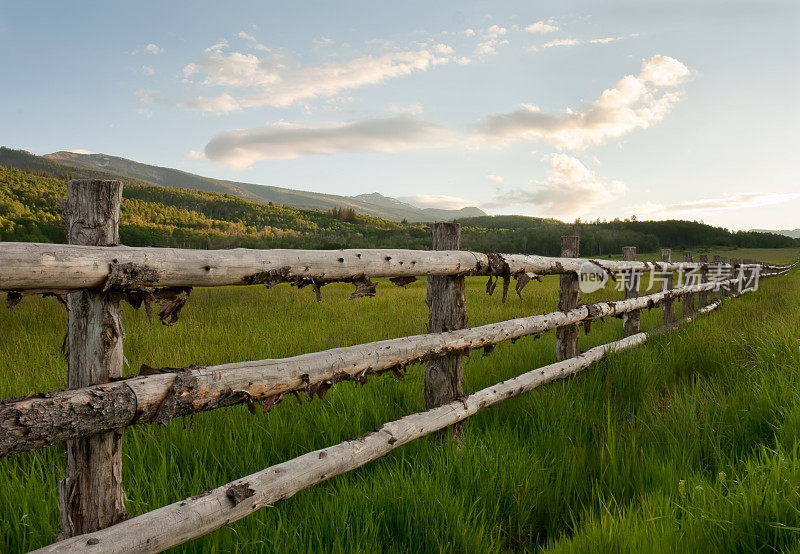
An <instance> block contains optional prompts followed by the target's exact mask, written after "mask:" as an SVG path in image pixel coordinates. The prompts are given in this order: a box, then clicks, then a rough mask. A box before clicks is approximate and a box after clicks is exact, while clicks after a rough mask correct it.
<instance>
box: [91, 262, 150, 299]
mask: <svg viewBox="0 0 800 554" xmlns="http://www.w3.org/2000/svg"><path fill="white" fill-rule="evenodd" d="M158 279H159V276H158V271H156V270H155V269H154V268H152V267H149V266H146V265H139V264H135V263H133V262H127V263H124V264H120V263H112V264H111V267H110V271H109V274H108V279H106V284H105V285H104V286H103V292H110V291H125V290H128V289H136V288H140V287H148V286H151V285H153V284H154V283H157V282H158Z"/></svg>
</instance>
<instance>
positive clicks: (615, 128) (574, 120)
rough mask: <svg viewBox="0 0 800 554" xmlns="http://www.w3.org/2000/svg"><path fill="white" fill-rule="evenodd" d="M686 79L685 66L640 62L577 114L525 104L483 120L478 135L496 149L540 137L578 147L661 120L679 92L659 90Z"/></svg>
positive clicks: (660, 59)
mask: <svg viewBox="0 0 800 554" xmlns="http://www.w3.org/2000/svg"><path fill="white" fill-rule="evenodd" d="M690 75H691V72H690V70H689V68H688V67H686V66H685V65H684V64H682V63H681V62H679V61H678V60H676V59H674V58H670V57H669V56H662V55H657V56H653V57H652V58H650V59H648V60H644V61H643V62H642V69H641V71H640V73H639V75H638V76H633V75H627V76H625V77H623V78H622V79H620V80H619V81H618V82H617V84H616V85H614V87H613V88H610V89H606V90H604V91H603V93H602V94H601V95H600V98H598V99H597V100H595V101H594V102H591V103H588V104H586V105H584V106H583V107H582V108H581V109H580V110H578V111H573V110H571V109H569V108H568V109H567V110H566V111H565V112H564V113H562V114H547V113H543V112H542V111H541V110H540V109H539V108H538V107H536V106H534V105H523V106H522V107H521V108H519V109H517V110H515V111H513V112H509V113H504V114H495V115H491V116H489V117H487V118H486V119H485V120H484V121H483V122H481V123H480V124H479V129H478V132H479V135H481V136H482V137H483V139H484V140H485V141H486V142H487V143H491V144H494V145H495V146H503V145H504V144H505V143H507V142H510V141H514V140H524V139H541V140H545V141H547V142H549V143H550V144H552V145H553V146H555V147H557V148H559V149H582V148H585V147H587V146H590V145H593V144H600V143H602V142H604V141H606V140H607V139H609V138H614V137H620V136H622V135H625V134H627V133H629V132H631V131H633V130H635V129H646V128H647V127H650V126H651V125H653V124H655V123H657V122H659V121H661V120H662V119H663V118H664V116H665V115H666V114H667V113H668V112H669V111H670V109H671V108H672V107H673V106H674V105H675V104H676V103H677V102H678V100H679V99H680V98H681V95H682V92H683V91H680V90H677V91H676V90H670V91H665V90H663V89H664V88H671V89H674V88H675V87H678V86H680V85H681V84H683V83H684V82H686V80H688V78H689V76H690Z"/></svg>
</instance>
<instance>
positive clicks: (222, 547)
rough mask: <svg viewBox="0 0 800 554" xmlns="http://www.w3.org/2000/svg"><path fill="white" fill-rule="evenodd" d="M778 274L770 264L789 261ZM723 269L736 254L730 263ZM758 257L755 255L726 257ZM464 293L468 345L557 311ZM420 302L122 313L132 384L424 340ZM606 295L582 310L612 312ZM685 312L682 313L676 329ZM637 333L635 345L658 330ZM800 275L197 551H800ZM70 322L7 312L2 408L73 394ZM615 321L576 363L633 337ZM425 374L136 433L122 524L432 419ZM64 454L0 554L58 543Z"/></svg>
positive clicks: (591, 339)
mask: <svg viewBox="0 0 800 554" xmlns="http://www.w3.org/2000/svg"><path fill="white" fill-rule="evenodd" d="M795 254H796V252H792V253H789V252H787V253H785V256H784V257H783V258H780V257H775V256H773V257H772V258H770V257H769V256H768V255H767V254H764V255H763V256H761V257H762V258H764V259H766V260H768V261H783V259H791V257H792V256H794V255H795ZM723 255H726V254H723ZM727 255H735V256H742V257H758V256H757V255H751V254H749V253H747V252H744V253H740V252H737V253H734V254H731V253H728V254H727ZM484 282H485V281H484V280H483V279H469V280H468V290H467V296H468V298H467V307H468V315H469V324H470V325H480V324H484V323H489V322H492V321H499V320H503V319H508V318H511V317H518V316H525V315H531V314H536V313H542V312H546V311H552V310H553V309H555V304H556V291H557V278H545V279H543V282H542V283H536V282H533V283H531V284H529V285H528V286H527V287H526V289H525V290H524V291H523V299H521V300H520V299H518V298H517V297H516V295H514V294H513V292H512V293H511V294H510V295H509V300H508V302H507V303H506V304H505V305H503V304H501V303H500V298H499V294H498V293H499V288H498V291H497V292H495V295H494V296H493V297H491V298H490V297H488V296H487V295H486V294H485V292H483V288H484ZM424 291H425V286H424V282H423V281H419V282H417V283H414V284H412V285H411V286H409V287H408V288H407V289H401V288H397V287H394V286H393V285H391V284H390V283H388V281H381V282H380V284H379V286H378V295H377V296H376V297H375V298H372V299H358V300H352V301H350V300H347V297H348V295H349V293H350V292H351V287H349V286H345V285H329V286H326V287H324V288H323V289H322V293H323V302H322V303H320V304H317V303H316V302H315V301H314V295H313V293H312V292H311V291H310V290H306V289H304V290H301V291H297V290H295V289H292V288H289V287H286V286H280V287H276V288H274V289H271V290H266V289H264V288H263V287H258V288H256V287H246V288H227V289H215V290H208V289H198V290H196V291H194V292H193V293H192V297H191V299H190V301H189V304H188V305H187V306H186V308H185V309H184V312H183V313H182V315H181V320H180V322H179V323H178V324H177V325H176V326H175V327H172V328H166V327H162V326H160V325H158V324H157V323H150V322H148V321H147V318H146V316H145V315H144V314H143V313H141V312H134V311H133V310H131V309H129V308H125V310H124V315H123V320H124V322H125V330H126V333H127V337H126V339H125V353H126V357H127V359H128V361H129V363H130V369H129V372H130V373H132V372H135V370H136V368H138V367H139V365H141V364H143V363H145V364H148V365H167V366H183V365H189V364H193V363H199V364H214V363H223V362H230V361H236V360H247V359H260V358H268V357H271V358H277V357H285V356H290V355H294V354H299V353H302V352H310V351H315V350H322V349H325V348H330V347H334V346H343V345H349V344H357V343H360V342H365V341H369V340H378V339H382V338H390V337H398V336H404V335H408V334H415V333H424V332H425V326H426V321H427V311H426V306H425V303H424V296H425V292H424ZM620 294H621V293H619V292H616V291H611V292H609V291H605V292H603V293H595V294H594V295H592V296H591V297H589V298H586V299H584V300H585V301H591V300H598V299H600V298H619V297H620ZM678 311H679V313H680V309H678ZM660 318H661V313H660V311H659V310H653V311H651V312H645V313H644V314H643V328H644V329H651V328H653V327H655V326H657V325H658V324H659V323H660ZM799 321H800V271H793V272H792V273H791V274H790V275H788V276H785V277H778V278H775V279H771V280H768V281H765V282H764V283H762V288H761V289H760V290H758V291H757V292H755V293H752V294H748V295H746V296H744V297H742V298H739V299H733V300H730V301H726V302H725V303H724V305H723V306H722V307H721V308H720V309H719V310H717V311H716V312H714V313H712V314H711V315H709V316H708V317H705V318H701V319H699V320H698V321H696V322H693V323H692V324H691V325H689V326H686V327H684V328H681V329H680V330H678V331H675V332H672V333H670V334H667V335H663V336H659V337H656V338H653V339H652V340H651V341H649V342H648V344H646V345H645V346H642V347H639V348H637V349H634V350H631V351H628V352H625V353H622V354H619V355H614V356H612V357H610V358H607V359H605V360H603V361H602V362H600V363H599V364H597V365H596V366H594V367H592V368H590V369H589V370H587V371H585V372H583V373H581V374H579V375H578V376H576V377H574V378H570V379H568V380H566V381H561V382H557V383H554V384H551V385H548V386H546V387H542V388H541V389H538V390H536V391H534V392H532V393H530V394H528V395H524V396H523V397H520V398H515V399H512V400H509V401H507V402H504V403H502V404H500V405H498V406H495V407H493V408H491V409H489V410H487V411H485V412H481V413H480V414H478V415H477V416H475V417H473V418H471V419H470V420H468V421H467V423H466V424H465V426H464V440H463V445H462V446H460V447H459V446H457V445H455V444H454V443H453V442H452V441H447V440H444V441H443V440H441V439H440V438H436V437H426V438H423V439H420V440H418V441H415V442H413V443H411V444H409V445H406V446H404V447H402V448H400V449H398V450H397V451H395V452H394V453H392V454H390V455H389V456H387V457H385V458H383V459H381V460H379V461H377V462H375V463H373V464H370V465H368V466H365V467H363V468H360V469H359V470H356V471H353V472H351V473H348V474H346V475H343V476H340V477H337V478H335V479H332V480H331V481H328V482H326V483H323V484H321V485H318V486H315V487H313V488H311V489H309V490H306V491H303V492H301V493H300V494H298V495H297V496H295V497H293V498H291V499H289V500H287V501H284V502H281V503H279V504H276V505H275V506H274V507H270V508H267V509H264V510H261V511H260V512H257V513H256V514H254V515H252V516H250V517H248V518H246V519H245V520H242V521H240V522H237V523H235V524H233V525H231V526H230V527H226V528H224V529H222V530H220V531H218V532H216V533H213V534H211V535H209V536H206V537H203V538H201V539H198V540H195V541H193V542H190V543H188V544H186V545H184V546H182V547H181V548H180V549H179V550H180V551H186V552H244V551H254V550H256V551H289V552H318V551H333V552H376V551H379V552H440V551H448V552H452V551H455V552H507V551H519V550H530V551H533V550H544V551H546V550H553V551H568V552H573V551H574V552H585V551H592V552H593V551H608V552H614V551H619V550H626V551H627V550H642V551H670V552H671V551H681V552H683V551H693V552H698V551H704V552H709V551H710V552H716V551H740V552H748V551H788V550H794V551H800V511H799V510H800V393H799V392H800V356H799V354H800V352H798V349H799V348H800V323H798V322H799ZM64 331H65V316H64V312H63V308H61V307H60V305H59V304H58V303H57V302H55V301H54V300H53V299H45V300H41V299H35V298H28V299H25V300H24V301H23V302H22V303H21V304H20V305H19V306H17V308H15V309H14V310H13V311H8V310H5V309H2V310H0V397H3V398H5V397H9V396H15V395H23V394H27V393H28V392H31V391H40V390H52V389H55V388H58V387H62V386H63V385H64V379H65V374H66V371H65V364H64V362H63V359H62V358H61V354H60V346H61V340H62V337H63V334H64ZM620 336H621V322H620V321H619V320H617V319H611V320H606V321H605V322H604V323H599V322H598V323H596V324H594V325H593V326H592V333H591V334H590V335H588V336H583V333H582V336H581V339H580V340H581V348H584V349H585V348H588V347H590V346H593V345H597V344H602V343H605V342H608V341H611V340H615V339H617V338H620ZM552 361H554V337H553V334H552V333H548V334H546V335H545V336H544V337H542V338H540V339H538V340H534V339H532V338H526V339H521V340H520V341H518V342H517V343H516V344H515V345H511V344H503V345H499V346H498V347H497V348H496V349H495V351H494V353H493V354H492V355H491V356H489V357H486V358H482V357H480V353H477V352H476V353H473V354H472V356H471V357H470V358H469V359H467V360H466V369H465V387H466V389H467V390H468V391H474V390H476V389H479V388H482V387H485V386H489V385H491V384H493V383H495V382H497V381H500V380H502V379H505V378H508V377H511V376H514V375H518V374H519V373H522V372H524V371H527V370H530V369H532V368H535V367H537V366H540V365H543V364H546V363H550V362H552ZM421 376H422V368H421V367H419V366H416V367H412V368H409V371H408V375H407V377H406V379H405V381H404V382H398V381H396V380H395V379H394V378H392V377H391V376H388V375H386V376H383V377H379V378H374V379H371V380H370V381H369V382H368V383H367V384H366V385H365V386H364V387H361V386H358V385H355V384H352V383H342V384H339V385H337V386H336V388H335V389H334V390H332V391H330V392H329V393H328V395H326V397H325V399H324V401H319V400H315V401H314V402H312V403H308V402H306V401H305V400H304V401H303V403H302V405H298V404H297V402H295V401H294V399H291V398H290V399H287V400H285V401H284V402H283V403H282V404H281V405H279V406H277V407H276V408H275V410H273V411H272V412H271V413H270V414H267V415H264V414H260V413H258V414H256V415H252V414H250V413H249V412H248V411H247V409H246V408H244V407H234V408H229V409H223V410H217V411H214V412H208V413H202V414H197V415H196V416H195V417H194V418H193V419H187V420H184V421H181V420H176V421H173V422H172V423H171V424H170V425H169V426H167V427H160V426H155V425H148V426H141V427H135V428H129V429H126V430H125V433H124V456H125V459H124V478H125V490H126V493H127V495H128V498H129V502H128V509H129V510H130V511H131V512H132V513H134V514H139V513H144V512H146V511H149V510H152V509H155V508H157V507H160V506H163V505H165V504H168V503H171V502H175V501H177V500H180V499H183V498H185V497H188V496H192V495H194V494H197V493H199V492H201V491H203V490H205V489H209V488H213V487H216V486H219V485H221V484H224V483H226V482H229V481H232V480H234V479H237V478H239V477H242V476H244V475H247V474H249V473H252V472H255V471H258V470H260V469H263V468H264V467H267V466H269V465H271V464H274V463H278V462H281V461H284V460H286V459H289V458H291V457H293V456H297V455H299V454H302V453H304V452H307V451H309V450H313V449H316V448H322V447H325V446H328V445H331V444H334V443H337V442H339V441H342V440H346V439H348V438H351V437H354V436H357V435H359V434H361V433H364V432H366V431H369V430H371V429H373V428H375V427H377V426H378V425H380V424H381V423H383V422H384V421H387V420H389V419H394V418H397V417H400V416H402V415H404V414H407V413H410V412H413V411H418V410H420V409H422V381H421ZM63 464H64V461H63V454H62V449H61V447H54V448H49V449H44V450H41V451H38V452H31V453H27V454H23V455H19V456H13V457H10V458H5V459H0V550H3V551H12V552H13V551H23V550H27V549H31V548H35V547H38V546H42V545H45V544H48V543H50V542H52V541H53V539H54V536H55V534H56V532H57V527H58V514H57V498H56V491H55V489H56V483H57V481H58V479H59V477H60V476H61V475H62V473H63Z"/></svg>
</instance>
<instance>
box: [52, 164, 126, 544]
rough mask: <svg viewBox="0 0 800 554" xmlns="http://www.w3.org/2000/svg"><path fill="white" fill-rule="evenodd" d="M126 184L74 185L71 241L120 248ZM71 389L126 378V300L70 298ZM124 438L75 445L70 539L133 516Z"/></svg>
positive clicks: (64, 502)
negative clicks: (122, 302)
mask: <svg viewBox="0 0 800 554" xmlns="http://www.w3.org/2000/svg"><path fill="white" fill-rule="evenodd" d="M121 200H122V183H120V182H119V181H100V180H92V179H76V180H72V181H70V182H69V183H67V198H66V201H65V203H64V222H65V224H66V229H67V232H66V234H67V242H68V243H69V244H80V245H86V246H116V245H117V244H119V207H120V202H121ZM67 305H68V307H69V309H68V312H67V313H68V316H67V317H68V323H67V346H68V351H67V367H68V377H67V388H69V389H75V388H80V387H85V386H88V385H96V384H100V383H107V382H110V381H111V380H113V379H116V378H120V377H122V360H123V355H122V338H123V336H124V333H123V330H122V322H121V320H120V312H119V300H117V299H114V298H113V297H112V296H111V295H109V294H108V293H105V292H102V291H100V290H97V289H84V290H80V291H77V292H71V293H69V295H68V296H67ZM121 439H122V433H121V431H113V432H110V433H101V434H97V435H93V436H90V437H86V438H82V439H75V440H70V441H67V443H66V454H67V468H66V476H65V477H64V479H62V480H61V482H59V484H58V494H59V509H60V512H61V533H60V534H59V538H67V537H72V536H75V535H81V534H84V533H91V532H93V531H97V530H99V529H103V528H105V527H109V526H111V525H114V524H116V523H119V522H120V521H122V520H124V519H126V518H127V517H128V513H127V511H126V510H125V493H124V491H123V490H122V441H121Z"/></svg>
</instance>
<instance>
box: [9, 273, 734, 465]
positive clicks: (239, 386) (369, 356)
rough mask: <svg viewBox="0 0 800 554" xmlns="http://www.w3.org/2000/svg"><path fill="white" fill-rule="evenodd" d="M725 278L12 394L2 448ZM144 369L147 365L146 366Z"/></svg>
mask: <svg viewBox="0 0 800 554" xmlns="http://www.w3.org/2000/svg"><path fill="white" fill-rule="evenodd" d="M736 282H737V281H736V279H731V280H728V281H724V282H718V283H713V282H709V283H703V284H699V285H692V286H685V287H680V288H676V289H670V290H667V291H663V292H658V293H655V294H650V295H647V296H640V297H636V298H631V299H628V300H621V301H617V302H598V303H596V304H588V305H583V306H579V307H577V308H575V309H572V310H569V311H566V312H552V313H547V314H542V315H535V316H528V317H522V318H517V319H511V320H508V321H503V322H499V323H491V324H488V325H482V326H480V327H473V328H470V329H461V330H457V331H448V332H443V333H429V334H425V335H415V336H409V337H402V338H397V339H389V340H382V341H376V342H371V343H366V344H361V345H356V346H348V347H342V348H334V349H330V350H324V351H321V352H315V353H310V354H301V355H299V356H294V357H291V358H285V359H267V360H259V361H247V362H236V363H228V364H222V365H216V366H207V367H189V368H184V369H174V368H166V369H165V370H164V372H163V373H157V374H154V375H146V376H139V377H132V378H128V379H123V380H118V381H113V382H110V383H104V384H100V385H94V386H90V387H84V388H78V389H71V390H63V391H58V392H54V393H49V394H44V395H36V396H29V397H25V398H22V399H11V400H6V401H4V402H2V403H0V456H8V455H11V454H17V453H20V452H25V451H29V450H34V449H37V448H42V447H45V446H50V445H53V444H58V443H61V442H65V441H67V440H69V439H75V438H79V437H84V436H89V435H93V434H96V433H103V432H107V431H111V430H114V429H119V428H122V427H125V426H128V425H132V424H139V423H150V422H159V423H162V424H166V423H167V422H168V421H169V420H170V419H172V418H174V417H179V416H185V415H189V414H193V413H196V412H200V411H207V410H212V409H216V408H221V407H226V406H232V405H235V404H242V403H246V404H248V405H250V406H251V407H252V406H253V405H254V403H262V405H263V406H264V407H265V409H270V408H271V407H272V406H273V405H274V404H275V403H276V402H278V401H280V400H281V399H282V398H283V396H284V395H286V394H288V393H298V392H302V393H305V394H306V395H307V396H308V398H309V399H311V398H313V397H314V396H315V395H318V396H323V395H324V394H325V392H326V391H327V389H328V388H329V387H331V386H332V385H333V384H335V383H337V382H340V381H345V380H364V379H365V378H366V377H367V375H374V374H380V373H383V372H385V371H395V372H399V369H401V368H403V367H405V366H407V365H410V364H415V363H419V362H423V361H426V360H430V359H434V358H439V357H442V356H445V355H447V354H449V353H452V352H459V351H461V352H464V351H466V352H468V351H470V350H474V349H478V348H491V347H493V346H494V345H496V344H498V343H500V342H503V341H508V340H515V339H518V338H522V337H525V336H530V335H539V334H541V333H544V332H546V331H548V330H551V329H555V328H557V327H562V326H564V325H571V324H576V323H580V322H584V321H591V320H594V319H599V318H602V317H608V316H621V315H622V314H624V313H627V312H631V311H634V310H641V309H643V308H652V307H655V306H656V305H658V304H659V303H661V302H663V301H664V300H669V299H673V298H678V297H682V296H685V295H687V294H692V293H697V292H701V291H710V290H714V289H715V288H718V287H720V286H723V287H731V286H733V285H734V284H735V283H736ZM152 371H153V370H152V368H150V372H152Z"/></svg>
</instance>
